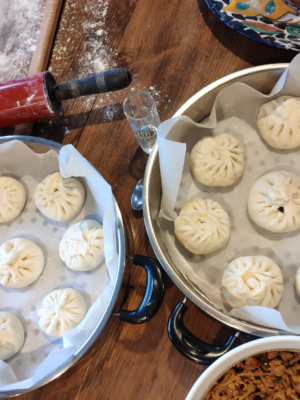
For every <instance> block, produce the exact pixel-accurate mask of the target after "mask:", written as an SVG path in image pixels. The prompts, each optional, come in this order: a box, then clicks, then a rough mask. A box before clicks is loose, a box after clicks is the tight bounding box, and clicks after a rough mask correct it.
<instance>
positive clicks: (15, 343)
mask: <svg viewBox="0 0 300 400" xmlns="http://www.w3.org/2000/svg"><path fill="white" fill-rule="evenodd" d="M23 343H24V329H23V326H22V324H21V321H20V320H19V318H18V317H16V316H15V315H14V314H12V313H10V312H8V311H0V360H3V361H4V360H7V359H8V358H10V357H12V356H14V355H15V354H16V353H17V352H18V351H19V350H20V349H21V347H22V346H23Z"/></svg>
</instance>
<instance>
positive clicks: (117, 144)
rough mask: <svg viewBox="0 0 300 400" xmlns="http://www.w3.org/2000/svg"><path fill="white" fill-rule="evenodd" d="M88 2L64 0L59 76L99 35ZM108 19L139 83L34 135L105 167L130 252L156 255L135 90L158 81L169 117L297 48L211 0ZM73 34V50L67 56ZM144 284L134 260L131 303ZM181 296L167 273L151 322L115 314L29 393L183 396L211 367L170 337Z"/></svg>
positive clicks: (224, 333)
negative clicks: (255, 35) (140, 201)
mask: <svg viewBox="0 0 300 400" xmlns="http://www.w3.org/2000/svg"><path fill="white" fill-rule="evenodd" d="M88 4H93V5H96V4H97V0H88V2H87V3H86V2H80V1H79V0H67V1H66V2H65V6H64V9H63V13H62V17H61V23H60V27H59V29H58V32H57V37H56V42H55V46H54V49H53V55H52V58H51V62H50V67H51V68H52V71H53V73H54V75H55V77H56V78H57V80H58V81H63V80H67V79H72V78H75V77H76V76H77V75H81V74H82V70H81V69H80V65H81V63H82V59H83V57H84V56H85V54H86V43H89V41H90V40H91V38H93V35H94V32H88V33H87V32H86V30H85V29H84V26H85V24H86V23H89V24H91V23H94V22H95V18H94V16H93V15H92V14H91V13H89V12H88V7H87V5H88ZM72 5H73V6H72ZM86 7H87V8H86ZM108 26H109V27H110V32H109V35H108V38H107V40H108V42H109V43H110V46H111V48H112V49H113V50H114V51H115V53H117V54H116V56H115V57H114V58H113V59H112V63H113V62H114V63H115V65H117V66H122V67H127V68H128V69H129V70H130V71H131V72H132V74H133V78H134V79H133V82H132V86H131V88H128V89H126V90H124V91H122V92H118V93H117V92H116V93H113V94H109V95H101V96H100V95H99V96H91V97H90V99H91V100H86V99H77V100H71V101H69V102H67V103H66V104H65V105H64V109H65V117H63V118H60V119H56V120H52V121H50V122H49V121H48V122H39V123H36V124H35V126H34V132H33V133H34V135H35V136H42V137H46V138H48V139H51V140H56V141H58V142H60V143H64V144H67V143H72V144H73V145H74V146H76V147H77V149H78V150H79V151H80V152H81V154H83V155H84V156H85V157H86V158H87V159H88V160H89V161H90V162H92V164H93V165H94V166H95V167H96V168H97V169H99V171H100V172H101V173H102V175H103V176H104V178H105V179H106V180H107V181H108V182H109V183H110V184H111V185H112V187H113V191H114V194H115V196H116V198H117V200H118V202H119V205H120V208H121V211H122V214H123V218H124V221H125V224H126V231H127V236H128V242H129V243H128V247H129V253H130V254H131V255H133V254H135V253H140V254H144V255H149V256H152V257H154V253H153V250H152V249H151V246H150V243H149V240H148V238H147V234H146V231H145V228H144V222H143V218H142V213H138V212H134V211H133V210H132V209H131V207H130V197H131V193H132V190H133V188H134V186H135V184H136V182H137V181H138V180H139V179H140V178H141V177H142V176H143V174H144V170H145V166H146V162H147V158H148V156H147V155H146V154H145V153H144V152H143V151H142V150H141V149H140V147H139V146H138V143H137V141H136V139H135V137H134V135H133V133H132V131H131V129H130V127H129V125H128V123H127V121H126V119H125V117H124V115H123V112H122V102H123V101H124V99H125V98H126V96H127V95H128V93H130V92H131V89H133V90H135V91H136V90H141V89H143V88H145V89H147V90H149V89H150V87H152V89H150V91H152V93H154V95H155V96H154V97H155V98H156V100H157V102H158V103H159V104H158V110H159V114H160V117H161V120H165V119H167V118H170V117H171V116H172V115H173V114H174V112H175V111H176V110H177V109H178V108H179V107H180V106H181V105H182V104H183V103H184V102H185V101H186V100H187V99H188V98H190V97H191V96H192V95H193V94H194V93H196V92H197V91H198V90H200V89H201V88H203V87H204V86H206V85H208V84H209V83H211V82H213V81H215V80H216V79H218V78H220V77H222V76H225V75H227V74H229V73H232V72H235V71H237V70H240V69H243V68H247V67H250V66H252V65H260V64H268V63H273V62H289V61H290V60H291V59H292V58H293V57H294V55H295V54H294V53H292V52H288V51H285V50H279V49H275V48H273V47H268V46H266V45H262V44H259V43H256V42H254V41H251V40H250V39H247V38H245V37H243V36H241V35H240V34H238V33H236V32H234V31H233V30H231V29H230V28H228V27H227V26H225V25H224V24H223V23H222V22H220V21H219V20H218V19H217V18H216V17H215V16H214V15H213V14H212V13H211V11H210V10H209V9H208V7H207V6H206V4H205V1H204V0H199V1H196V0H186V1H180V0H138V1H133V0H125V1H121V0H109V3H108V18H107V20H106V27H108ZM72 29H73V30H72ZM70 32H72V34H70ZM70 36H71V40H70V42H69V45H68V49H67V51H66V52H63V53H62V52H61V48H62V46H63V43H65V42H66V41H67V40H68V38H69V37H70ZM81 76H82V75H81ZM144 286H145V274H144V273H141V270H140V268H138V267H136V266H132V271H131V276H130V284H129V287H128V293H127V296H126V299H125V302H124V308H127V309H134V308H136V307H137V306H138V305H139V303H140V301H141V299H142V297H143V292H144ZM182 299H183V294H182V293H181V292H180V291H179V290H178V289H177V287H176V286H175V285H174V284H173V283H172V282H171V281H170V279H169V278H168V279H167V290H166V295H165V299H164V303H163V305H162V308H161V310H160V311H159V313H158V314H157V316H156V317H155V318H154V319H153V320H152V321H150V323H148V324H146V325H142V326H131V325H128V324H125V323H122V322H120V321H119V320H118V319H116V320H115V322H114V323H113V325H112V327H111V328H110V330H109V331H108V333H107V334H106V336H105V338H101V340H98V341H97V342H96V344H95V346H93V348H92V349H91V350H90V351H89V352H88V354H87V355H86V356H85V357H83V359H82V360H81V361H80V362H79V363H78V365H76V366H75V367H73V368H72V369H70V370H69V371H68V372H67V373H65V374H64V375H62V376H61V377H60V378H58V379H56V380H55V381H53V382H51V383H50V384H48V385H46V386H45V387H43V388H40V389H38V390H36V391H34V392H32V393H28V394H25V395H22V396H20V399H22V400H25V399H26V400H33V399H43V400H44V399H46V400H48V399H55V398H57V396H58V393H59V397H60V398H61V399H72V400H73V399H80V400H81V399H83V400H85V399H101V400H102V399H109V400H115V399H122V400H123V399H135V400H140V399H141V400H144V399H147V400H163V399H176V400H177V399H184V398H185V396H186V395H187V393H188V391H189V390H190V388H191V386H192V385H193V383H194V382H195V380H196V379H197V378H198V376H199V375H200V374H201V372H202V371H203V370H204V367H202V366H198V365H195V364H193V363H191V362H190V361H188V360H186V359H184V357H183V356H181V355H180V354H179V353H178V352H177V351H176V350H175V349H174V348H173V347H172V345H171V343H170V341H169V339H168V335H167V328H166V327H167V320H168V316H169V315H170V312H171V310H172V309H173V308H174V306H175V305H176V304H177V302H178V301H181V300H182ZM187 304H188V311H187V314H186V316H185V323H186V325H187V327H188V328H189V329H190V330H191V331H192V332H193V333H194V334H195V335H196V336H198V337H199V338H201V339H202V340H204V341H208V342H209V343H214V344H221V343H223V342H224V341H225V340H226V339H227V337H228V335H229V334H230V333H232V332H233V330H232V329H230V328H228V327H226V326H224V325H222V324H221V323H219V322H217V321H216V320H214V319H212V318H210V317H209V316H208V315H206V314H205V313H204V312H202V311H201V310H199V309H198V308H197V307H195V306H194V305H193V304H191V302H188V303H187ZM248 339H249V338H248ZM248 339H247V340H248ZM243 340H245V338H243Z"/></svg>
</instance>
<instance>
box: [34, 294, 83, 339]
mask: <svg viewBox="0 0 300 400" xmlns="http://www.w3.org/2000/svg"><path fill="white" fill-rule="evenodd" d="M86 313H87V305H86V302H85V300H84V298H83V297H82V295H81V294H80V293H79V292H78V291H77V290H75V289H71V288H68V289H58V290H54V291H53V292H51V293H49V294H48V295H47V296H46V297H45V298H44V300H43V308H41V309H40V310H39V311H38V315H39V318H40V320H39V324H40V327H41V329H42V331H43V332H45V333H46V334H47V335H49V336H53V337H57V338H62V337H63V335H64V334H65V333H67V332H68V331H70V330H71V329H73V328H75V327H76V326H77V325H78V324H79V323H80V322H81V321H82V320H83V318H84V317H85V316H86Z"/></svg>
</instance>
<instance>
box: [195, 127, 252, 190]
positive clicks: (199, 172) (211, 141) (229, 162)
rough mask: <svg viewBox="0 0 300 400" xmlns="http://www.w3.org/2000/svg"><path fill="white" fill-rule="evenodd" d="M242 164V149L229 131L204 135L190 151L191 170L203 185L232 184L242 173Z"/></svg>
mask: <svg viewBox="0 0 300 400" xmlns="http://www.w3.org/2000/svg"><path fill="white" fill-rule="evenodd" d="M244 166H245V160H244V150H243V148H242V146H241V144H240V142H239V141H238V140H237V139H236V138H235V137H234V136H232V135H230V134H229V133H222V135H219V136H214V137H205V138H203V139H202V140H200V141H199V142H198V143H196V145H195V146H194V147H193V149H192V152H191V157H190V167H191V170H192V172H193V174H194V176H195V178H196V179H197V181H199V182H200V183H202V184H203V185H207V186H228V185H232V184H233V183H234V182H236V181H237V180H238V179H239V177H240V176H241V175H242V174H243V172H244Z"/></svg>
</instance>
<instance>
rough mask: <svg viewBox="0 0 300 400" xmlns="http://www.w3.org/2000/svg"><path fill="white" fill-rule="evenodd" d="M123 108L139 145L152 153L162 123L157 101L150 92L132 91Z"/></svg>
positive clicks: (146, 151)
mask: <svg viewBox="0 0 300 400" xmlns="http://www.w3.org/2000/svg"><path fill="white" fill-rule="evenodd" d="M123 109H124V113H125V116H126V118H127V121H128V122H129V124H130V126H131V128H132V130H133V132H134V134H135V137H136V138H137V140H138V142H139V145H140V146H141V148H142V149H143V150H144V152H145V153H148V154H150V153H151V151H152V148H153V146H154V143H155V141H156V137H157V128H158V125H159V124H160V120H159V116H158V113H157V109H156V105H155V101H154V99H153V97H152V96H151V94H150V93H147V92H137V93H132V94H131V95H129V96H128V97H127V99H126V100H125V101H124V103H123Z"/></svg>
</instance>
